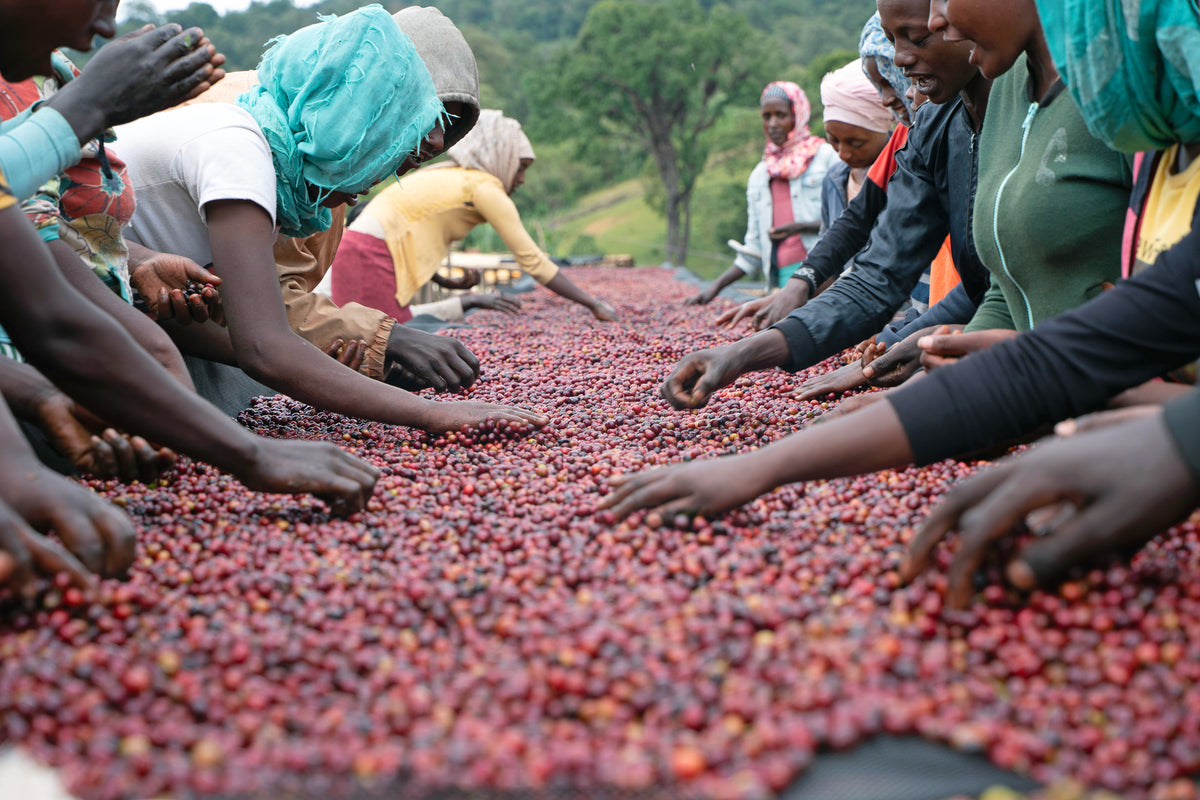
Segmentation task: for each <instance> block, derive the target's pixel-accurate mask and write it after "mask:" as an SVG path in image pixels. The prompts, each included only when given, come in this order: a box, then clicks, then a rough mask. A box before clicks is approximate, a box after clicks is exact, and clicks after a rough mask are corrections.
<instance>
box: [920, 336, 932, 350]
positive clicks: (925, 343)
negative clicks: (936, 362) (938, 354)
mask: <svg viewBox="0 0 1200 800" xmlns="http://www.w3.org/2000/svg"><path fill="white" fill-rule="evenodd" d="M917 347H919V348H921V349H922V350H928V349H929V348H931V347H933V337H932V336H922V337H921V338H920V339H917Z"/></svg>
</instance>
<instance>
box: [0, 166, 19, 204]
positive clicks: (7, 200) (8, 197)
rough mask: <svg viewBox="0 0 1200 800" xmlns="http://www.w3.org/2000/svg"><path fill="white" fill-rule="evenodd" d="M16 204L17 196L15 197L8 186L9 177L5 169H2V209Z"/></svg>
mask: <svg viewBox="0 0 1200 800" xmlns="http://www.w3.org/2000/svg"><path fill="white" fill-rule="evenodd" d="M16 204H17V198H15V197H13V193H12V189H10V188H8V178H5V177H4V170H0V211H3V210H4V209H6V208H12V207H13V206H15V205H16Z"/></svg>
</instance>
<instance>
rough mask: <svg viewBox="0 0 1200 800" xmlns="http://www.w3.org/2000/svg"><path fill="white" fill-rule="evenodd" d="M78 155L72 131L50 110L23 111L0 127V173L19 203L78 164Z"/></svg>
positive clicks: (58, 115) (58, 114)
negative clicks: (0, 171)
mask: <svg viewBox="0 0 1200 800" xmlns="http://www.w3.org/2000/svg"><path fill="white" fill-rule="evenodd" d="M79 155H80V150H79V139H78V137H77V136H76V135H75V131H74V130H72V128H71V126H70V124H68V123H67V120H66V118H64V117H63V115H62V114H60V113H58V112H57V111H55V110H54V109H52V108H40V109H38V110H37V111H33V112H30V111H24V112H22V113H21V114H18V115H17V116H15V117H13V118H12V119H10V120H6V121H5V122H4V123H2V124H0V170H3V172H4V175H5V177H6V178H8V185H9V187H10V188H11V189H12V193H13V195H15V196H16V197H17V198H18V199H20V200H24V199H26V198H28V197H30V196H31V195H33V193H34V192H36V191H37V190H38V187H40V186H41V185H42V184H44V183H45V182H46V181H48V180H50V179H51V178H53V177H54V176H55V175H57V174H58V173H60V172H62V171H63V170H65V169H66V168H67V167H69V166H71V165H73V164H75V163H76V162H78V161H79Z"/></svg>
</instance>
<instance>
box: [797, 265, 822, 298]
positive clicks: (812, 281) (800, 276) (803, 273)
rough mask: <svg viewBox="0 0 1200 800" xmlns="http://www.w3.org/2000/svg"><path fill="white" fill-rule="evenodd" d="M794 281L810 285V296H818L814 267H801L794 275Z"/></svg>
mask: <svg viewBox="0 0 1200 800" xmlns="http://www.w3.org/2000/svg"><path fill="white" fill-rule="evenodd" d="M792 280H794V281H804V282H805V283H806V284H808V296H809V297H815V296H816V294H817V273H816V272H815V271H814V270H813V268H812V267H801V268H800V269H798V270H796V271H795V272H794V273H792Z"/></svg>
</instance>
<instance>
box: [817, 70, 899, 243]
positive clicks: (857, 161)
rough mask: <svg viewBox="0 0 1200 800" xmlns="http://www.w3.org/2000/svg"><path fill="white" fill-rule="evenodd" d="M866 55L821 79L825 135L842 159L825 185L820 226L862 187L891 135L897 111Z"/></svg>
mask: <svg viewBox="0 0 1200 800" xmlns="http://www.w3.org/2000/svg"><path fill="white" fill-rule="evenodd" d="M862 63H863V62H862V59H859V60H856V61H852V62H850V63H849V64H847V65H846V66H844V67H842V68H841V69H838V70H834V71H833V72H830V73H829V74H828V75H826V76H825V77H824V78H823V79H822V80H821V105H822V106H824V109H825V110H824V121H825V140H826V141H827V142H829V145H830V147H832V148H833V149H834V151H836V152H837V154H838V158H840V159H841V162H842V163H840V164H836V165H834V166H833V167H832V168H830V170H829V172H827V173H826V174H825V182H824V185H823V186H822V189H821V228H822V231H825V230H827V229H828V228H829V226H830V225H832V224H833V222H834V220H836V219H837V218H838V217H840V216H841V215H842V212H843V211H845V210H846V206H847V205H849V204H850V201H851V200H853V199H854V198H855V197H858V193H859V192H860V191H861V190H862V189H863V186H864V185H865V183H866V181H867V171H868V170H869V169H870V168H871V165H872V164H874V163H875V160H876V159H878V158H879V154H880V153H882V152H883V148H884V147H886V146H887V143H888V140H889V139H890V138H891V135H892V112H891V111H890V110H889V109H888V108H887V107H885V106H884V105H883V102H882V100H881V98H880V95H879V93H878V92H877V91H876V88H875V85H874V84H873V83H871V81H870V79H869V78H868V77H867V73H866V72H865V71H864V70H863V68H862Z"/></svg>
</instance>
